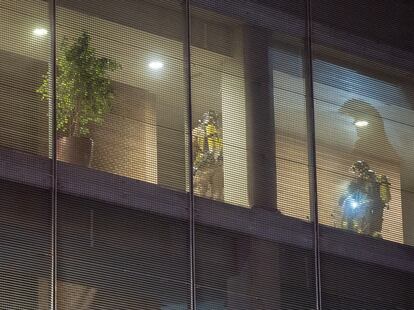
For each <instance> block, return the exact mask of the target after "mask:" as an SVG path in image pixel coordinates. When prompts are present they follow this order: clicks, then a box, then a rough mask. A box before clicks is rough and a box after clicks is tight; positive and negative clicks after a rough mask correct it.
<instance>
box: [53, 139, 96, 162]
mask: <svg viewBox="0 0 414 310" xmlns="http://www.w3.org/2000/svg"><path fill="white" fill-rule="evenodd" d="M56 150H57V159H58V160H60V161H64V162H66V163H70V164H74V165H79V166H84V167H89V166H90V164H91V159H92V154H93V141H92V139H90V138H85V137H61V138H58V140H57V145H56Z"/></svg>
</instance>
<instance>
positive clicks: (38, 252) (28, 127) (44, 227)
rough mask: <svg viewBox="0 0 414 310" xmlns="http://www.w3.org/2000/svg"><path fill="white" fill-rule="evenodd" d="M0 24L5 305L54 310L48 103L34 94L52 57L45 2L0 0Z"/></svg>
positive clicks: (0, 294)
mask: <svg viewBox="0 0 414 310" xmlns="http://www.w3.org/2000/svg"><path fill="white" fill-rule="evenodd" d="M0 25H1V29H2V32H1V34H0V159H1V169H0V174H1V181H0V235H1V237H0V249H1V250H0V275H1V280H0V308H1V309H48V308H49V305H50V291H51V290H50V279H51V265H52V263H51V255H50V253H51V247H50V246H51V240H50V237H51V207H50V202H51V192H50V190H49V188H50V187H51V182H50V174H51V165H50V161H49V159H48V155H49V133H50V131H49V124H50V122H49V113H48V112H49V102H47V101H46V102H42V101H41V100H40V94H38V93H36V90H37V89H38V88H39V86H40V84H41V83H42V80H43V74H45V73H46V72H47V70H48V61H49V56H50V55H49V53H50V35H49V21H48V4H47V1H21V0H16V1H14V0H13V1H11V0H5V1H0ZM39 155H41V156H39ZM40 171H41V172H40Z"/></svg>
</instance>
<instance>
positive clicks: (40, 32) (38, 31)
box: [33, 28, 47, 37]
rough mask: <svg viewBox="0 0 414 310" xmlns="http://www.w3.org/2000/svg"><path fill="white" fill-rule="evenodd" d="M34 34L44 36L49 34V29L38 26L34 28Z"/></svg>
mask: <svg viewBox="0 0 414 310" xmlns="http://www.w3.org/2000/svg"><path fill="white" fill-rule="evenodd" d="M33 34H34V35H35V36H37V37H43V36H45V35H47V30H46V29H45V28H36V29H34V30H33Z"/></svg>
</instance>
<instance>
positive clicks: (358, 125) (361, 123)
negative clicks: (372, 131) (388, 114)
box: [354, 120, 369, 127]
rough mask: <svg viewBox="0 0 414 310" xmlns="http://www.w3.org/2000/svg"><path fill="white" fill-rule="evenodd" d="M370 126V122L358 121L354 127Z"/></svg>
mask: <svg viewBox="0 0 414 310" xmlns="http://www.w3.org/2000/svg"><path fill="white" fill-rule="evenodd" d="M368 124H369V123H368V121H364V120H360V121H356V122H355V123H354V125H355V126H357V127H367V126H368Z"/></svg>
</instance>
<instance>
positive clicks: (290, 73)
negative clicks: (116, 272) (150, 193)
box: [191, 0, 315, 309]
mask: <svg viewBox="0 0 414 310" xmlns="http://www.w3.org/2000/svg"><path fill="white" fill-rule="evenodd" d="M262 2H263V1H255V2H251V3H250V2H249V3H248V2H240V1H222V2H217V3H214V4H213V3H212V2H211V1H196V0H194V1H192V24H191V25H192V48H191V55H192V58H191V65H192V66H191V69H192V77H191V83H192V103H193V115H192V118H193V124H192V125H193V132H192V134H193V148H194V150H193V160H194V170H193V173H194V190H195V195H196V200H195V210H196V215H197V217H196V224H197V225H196V226H197V230H196V284H197V303H198V306H199V308H200V309H313V307H314V303H315V298H314V284H313V283H314V281H313V280H314V279H313V256H312V247H313V245H312V239H311V238H312V230H311V227H312V226H311V224H309V223H306V222H305V221H308V220H309V214H310V212H309V197H308V191H309V189H308V181H307V180H308V172H307V170H308V169H307V148H306V117H305V115H306V114H305V103H306V100H305V90H304V80H303V63H302V62H303V37H304V33H305V32H304V31H305V29H304V8H305V7H304V2H302V1H293V2H289V4H288V3H287V2H285V1H272V2H271V3H270V2H267V3H266V4H263V3H262ZM298 183H299V184H298ZM293 193H294V194H293ZM223 202H224V203H223ZM302 225H303V226H302ZM299 226H300V227H302V228H303V230H302V231H301V233H299V234H300V235H301V238H303V239H302V240H307V241H306V242H305V243H306V245H305V243H302V244H301V245H300V247H294V246H292V241H293V240H289V241H287V240H284V241H282V240H283V239H284V236H288V235H289V236H298V235H297V233H298V232H299V231H300V228H299ZM282 227H283V228H282ZM296 229H298V230H296ZM295 230H296V231H295Z"/></svg>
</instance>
